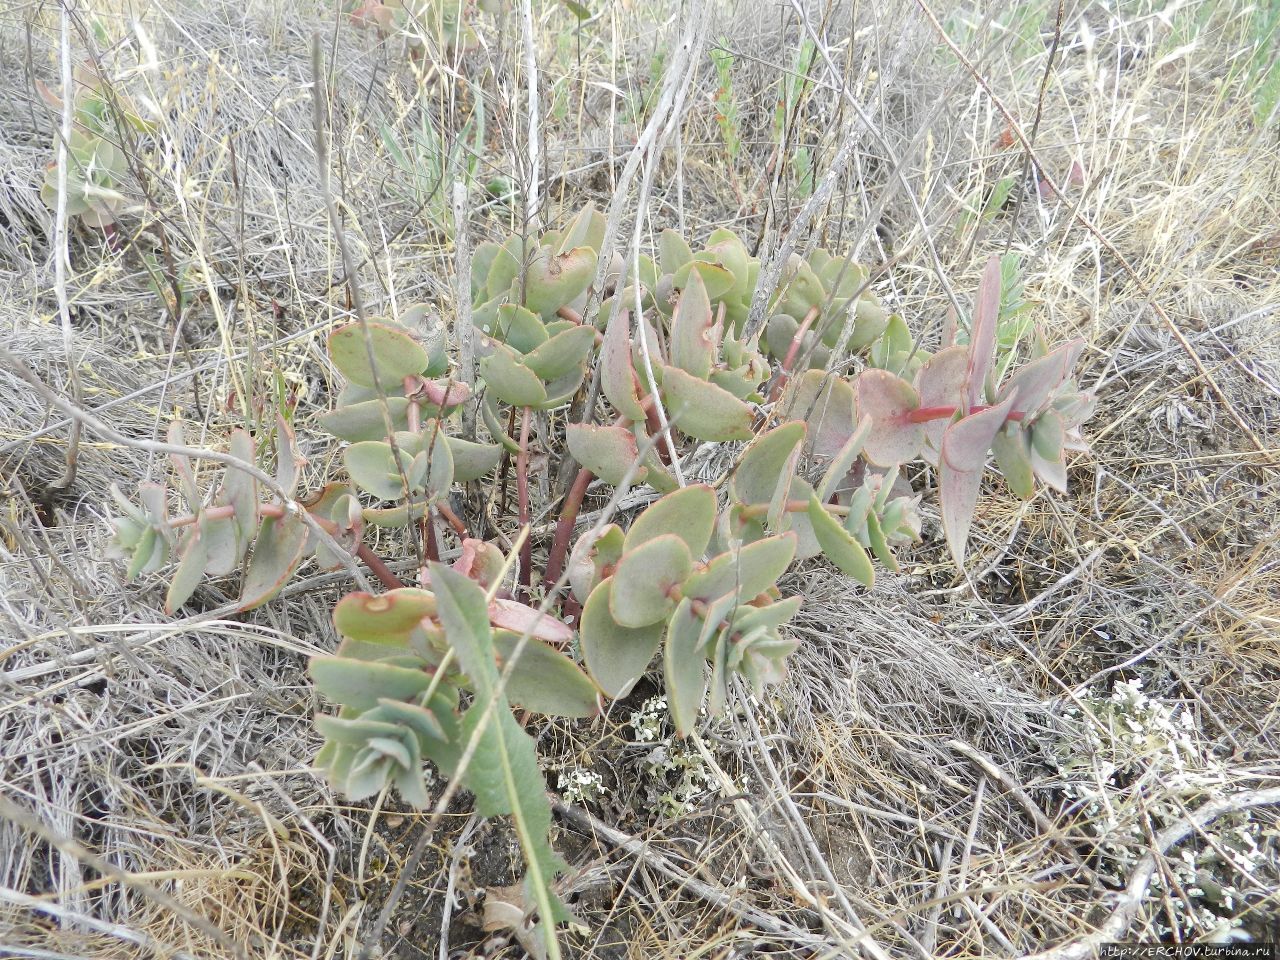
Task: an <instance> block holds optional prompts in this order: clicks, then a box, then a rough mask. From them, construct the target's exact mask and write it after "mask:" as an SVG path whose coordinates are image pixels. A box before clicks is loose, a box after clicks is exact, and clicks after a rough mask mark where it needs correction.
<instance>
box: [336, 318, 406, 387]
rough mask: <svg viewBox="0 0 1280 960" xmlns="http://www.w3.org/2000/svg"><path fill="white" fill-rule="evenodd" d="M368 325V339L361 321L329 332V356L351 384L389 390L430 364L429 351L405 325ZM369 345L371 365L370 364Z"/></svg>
mask: <svg viewBox="0 0 1280 960" xmlns="http://www.w3.org/2000/svg"><path fill="white" fill-rule="evenodd" d="M368 328H369V338H368V341H367V342H366V339H365V332H364V325H362V324H361V323H359V322H356V323H349V324H347V325H346V326H345V327H339V328H338V329H337V330H335V331H333V333H331V334H329V357H330V359H332V360H333V365H334V366H335V367H337V368H338V369H339V370H341V371H342V374H343V376H345V377H346V378H347V379H348V380H350V381H351V382H352V383H355V384H359V385H360V386H362V387H374V386H378V385H380V386H381V387H382V389H383V390H386V391H388V392H390V391H391V390H392V389H395V388H398V387H400V385H401V382H402V381H403V380H404V378H405V377H408V376H412V375H414V374H417V373H422V371H424V370H426V369H427V367H429V366H430V365H431V358H430V356H429V355H428V354H427V351H426V350H424V349H423V348H422V345H421V344H419V343H418V341H417V340H415V339H414V338H413V337H412V336H411V335H410V334H409V332H408V331H407V330H405V329H403V328H402V327H398V326H392V325H390V324H387V323H372V322H371V323H369V324H368ZM370 346H371V347H372V353H373V364H372V365H371V364H370V363H369V353H370V349H369V348H370ZM375 369H376V372H377V383H375V379H374V372H375Z"/></svg>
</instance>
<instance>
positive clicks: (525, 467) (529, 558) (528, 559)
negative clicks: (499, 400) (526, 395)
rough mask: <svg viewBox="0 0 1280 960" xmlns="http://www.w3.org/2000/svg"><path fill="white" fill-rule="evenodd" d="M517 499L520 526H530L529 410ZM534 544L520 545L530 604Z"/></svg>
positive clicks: (524, 593)
mask: <svg viewBox="0 0 1280 960" xmlns="http://www.w3.org/2000/svg"><path fill="white" fill-rule="evenodd" d="M516 497H517V499H518V501H519V504H520V526H522V527H527V526H528V525H529V408H528V407H525V408H524V409H523V410H521V411H520V452H519V453H518V454H517V455H516ZM532 566H533V544H532V542H530V538H529V537H525V538H524V543H522V544H521V545H520V591H521V598H520V599H521V600H522V602H528V599H529V584H530V583H531V582H532V577H533V571H532V569H531V568H532Z"/></svg>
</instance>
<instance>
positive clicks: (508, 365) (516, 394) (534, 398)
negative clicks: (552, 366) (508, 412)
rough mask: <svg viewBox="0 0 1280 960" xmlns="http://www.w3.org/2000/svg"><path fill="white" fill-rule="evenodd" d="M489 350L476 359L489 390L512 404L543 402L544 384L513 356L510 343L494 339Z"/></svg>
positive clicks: (515, 405) (537, 403) (545, 396)
mask: <svg viewBox="0 0 1280 960" xmlns="http://www.w3.org/2000/svg"><path fill="white" fill-rule="evenodd" d="M492 350H493V352H492V353H490V354H489V355H488V356H487V357H485V358H484V359H482V360H481V361H480V376H482V377H484V380H485V383H487V384H488V385H489V390H490V392H492V393H493V394H494V395H495V396H497V398H498V399H499V400H501V401H502V402H503V403H509V404H511V405H512V406H513V407H536V406H538V405H539V404H542V403H545V402H546V399H547V389H546V387H544V386H543V384H542V381H541V380H539V379H538V375H537V374H536V373H534V372H533V371H532V370H530V369H529V368H528V367H526V366H525V365H524V364H522V363H521V362H520V361H519V360H517V359H516V354H515V352H514V351H513V350H512V349H511V348H510V347H508V346H506V345H505V344H501V343H494V344H492Z"/></svg>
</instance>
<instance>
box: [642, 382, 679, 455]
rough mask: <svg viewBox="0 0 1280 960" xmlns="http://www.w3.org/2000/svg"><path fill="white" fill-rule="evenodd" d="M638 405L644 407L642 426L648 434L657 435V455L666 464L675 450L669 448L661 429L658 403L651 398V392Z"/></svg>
mask: <svg viewBox="0 0 1280 960" xmlns="http://www.w3.org/2000/svg"><path fill="white" fill-rule="evenodd" d="M640 406H642V407H643V408H644V426H645V429H646V430H647V431H648V432H649V436H651V437H657V438H658V442H657V446H658V457H659V459H661V460H662V462H663V463H664V464H666V465H667V466H670V465H671V462H672V461H673V460H674V459H675V456H676V455H675V451H674V450H672V449H671V445H670V444H669V443H668V442H667V435H666V433H665V432H664V431H663V429H662V421H661V420H660V419H659V417H658V404H657V402H656V401H655V400H654V398H653V394H649V395H648V396H646V397H645V398H644V399H643V400H641V401H640Z"/></svg>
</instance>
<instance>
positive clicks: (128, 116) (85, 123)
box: [39, 62, 149, 227]
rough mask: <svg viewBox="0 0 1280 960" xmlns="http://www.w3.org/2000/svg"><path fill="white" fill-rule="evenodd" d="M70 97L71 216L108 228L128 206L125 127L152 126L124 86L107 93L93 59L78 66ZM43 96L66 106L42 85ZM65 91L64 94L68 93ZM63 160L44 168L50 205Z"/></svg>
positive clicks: (42, 195) (42, 193) (42, 194)
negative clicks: (122, 137) (122, 136)
mask: <svg viewBox="0 0 1280 960" xmlns="http://www.w3.org/2000/svg"><path fill="white" fill-rule="evenodd" d="M74 76H75V81H74V88H75V93H74V94H73V95H72V101H71V122H72V126H71V138H70V140H69V141H68V143H67V153H66V157H67V169H66V188H67V206H66V209H67V216H69V217H80V218H81V219H82V220H83V221H84V222H85V223H87V224H89V225H90V226H94V227H109V226H110V225H111V224H113V223H115V220H116V216H117V215H118V214H119V213H120V212H121V211H122V210H123V209H124V207H125V204H126V198H125V195H124V192H123V190H124V184H125V181H126V179H127V177H128V172H129V168H128V162H127V160H126V158H125V154H124V151H123V150H122V149H121V147H120V130H121V129H123V128H126V127H129V128H132V129H135V130H138V131H143V132H145V131H146V130H147V129H149V125H148V124H147V122H146V121H145V120H143V119H142V117H141V115H140V114H139V113H138V111H137V110H136V109H135V108H134V107H133V105H132V103H131V102H130V101H129V99H128V97H127V96H125V95H124V94H123V93H122V92H120V91H113V92H108V91H107V89H106V87H105V84H104V82H103V80H102V77H101V75H100V74H99V73H98V71H97V68H96V67H95V66H94V65H93V63H92V62H88V63H84V64H80V65H79V66H77V67H76V69H75V75H74ZM39 90H40V94H41V96H42V98H43V99H44V100H45V102H46V103H48V104H49V105H50V106H51V107H53V108H54V109H56V110H59V111H60V110H62V108H63V103H62V100H61V98H59V97H58V96H57V95H56V94H54V93H53V92H51V91H50V90H49V89H48V88H47V87H45V86H44V85H43V84H41V85H39ZM64 95H65V94H64ZM58 176H59V172H58V162H57V160H54V161H52V162H51V163H50V164H49V165H48V166H47V167H46V168H45V175H44V183H43V184H42V185H41V188H40V198H41V199H42V200H43V201H44V203H45V205H46V206H48V207H49V209H51V210H52V209H55V208H56V207H57V202H58Z"/></svg>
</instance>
